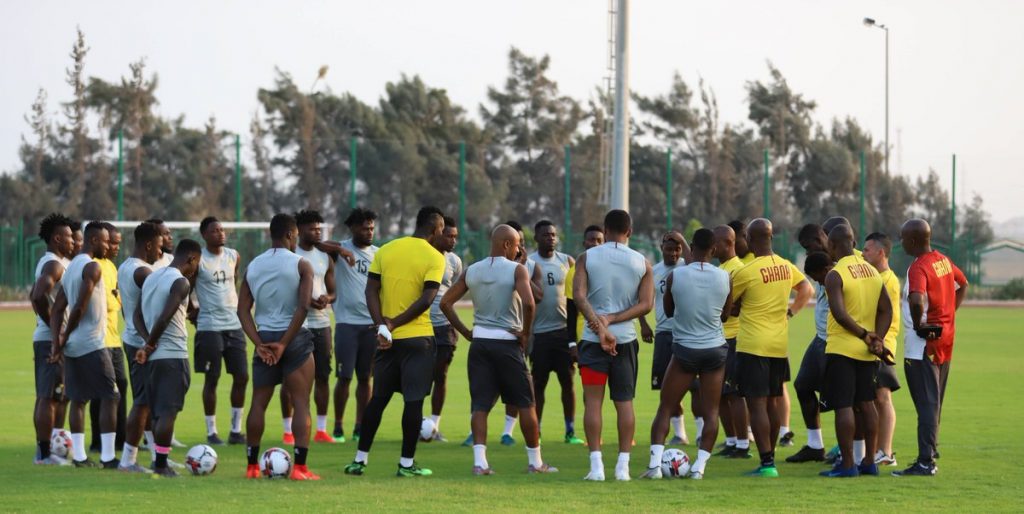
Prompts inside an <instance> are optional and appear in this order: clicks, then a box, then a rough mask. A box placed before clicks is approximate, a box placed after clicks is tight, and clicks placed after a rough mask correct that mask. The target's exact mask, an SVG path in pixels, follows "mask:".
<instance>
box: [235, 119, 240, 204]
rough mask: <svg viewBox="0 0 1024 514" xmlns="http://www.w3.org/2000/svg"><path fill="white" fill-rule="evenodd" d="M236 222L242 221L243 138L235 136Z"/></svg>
mask: <svg viewBox="0 0 1024 514" xmlns="http://www.w3.org/2000/svg"><path fill="white" fill-rule="evenodd" d="M235 221H242V138H241V136H239V135H238V134H235Z"/></svg>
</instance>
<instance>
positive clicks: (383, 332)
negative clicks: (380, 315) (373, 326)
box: [377, 325, 392, 343]
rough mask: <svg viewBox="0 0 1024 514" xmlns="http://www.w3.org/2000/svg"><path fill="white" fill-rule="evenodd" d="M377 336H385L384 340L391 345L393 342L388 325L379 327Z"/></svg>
mask: <svg viewBox="0 0 1024 514" xmlns="http://www.w3.org/2000/svg"><path fill="white" fill-rule="evenodd" d="M377 335H379V336H384V339H387V340H388V342H389V343H390V342H392V340H391V331H390V330H388V326H387V325H377Z"/></svg>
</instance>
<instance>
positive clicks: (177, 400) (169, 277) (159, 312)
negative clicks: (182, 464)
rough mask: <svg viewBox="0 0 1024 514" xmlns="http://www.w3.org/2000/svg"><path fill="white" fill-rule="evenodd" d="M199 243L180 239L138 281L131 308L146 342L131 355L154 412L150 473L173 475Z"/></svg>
mask: <svg viewBox="0 0 1024 514" xmlns="http://www.w3.org/2000/svg"><path fill="white" fill-rule="evenodd" d="M201 258H202V247H201V246H199V243H198V242H196V241H194V240H192V239H182V240H181V242H179V243H178V246H177V247H176V248H175V250H174V257H173V258H172V259H171V263H170V264H169V265H167V266H166V267H163V268H161V269H158V270H156V271H154V272H153V273H151V274H150V275H149V276H148V277H147V278H146V280H145V282H143V284H142V292H141V294H140V295H139V303H138V305H137V307H136V309H135V313H134V314H133V317H134V318H135V329H136V330H137V331H138V332H139V335H140V336H142V337H143V339H144V340H145V342H146V343H145V345H144V346H143V347H142V348H141V349H139V350H138V351H137V352H136V354H135V360H136V362H137V363H139V364H144V365H146V367H147V368H149V369H148V374H147V378H146V386H145V395H144V398H145V402H146V404H147V405H148V406H149V409H150V412H152V414H153V418H154V423H153V437H154V441H155V443H156V461H155V462H154V463H153V473H154V474H156V475H160V476H166V477H175V476H178V474H177V472H175V471H174V470H172V469H171V468H170V467H169V466H168V457H169V455H170V452H171V441H172V439H173V438H174V422H175V420H176V419H177V416H178V413H179V412H181V410H182V408H184V406H185V395H186V394H187V393H188V388H189V385H190V382H191V378H190V375H189V365H188V328H187V327H186V326H185V316H186V314H185V313H186V309H187V306H188V297H189V293H190V292H191V285H190V282H191V280H192V279H193V278H194V277H195V274H196V271H197V270H198V269H199V263H200V259H201Z"/></svg>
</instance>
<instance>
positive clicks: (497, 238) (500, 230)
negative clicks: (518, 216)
mask: <svg viewBox="0 0 1024 514" xmlns="http://www.w3.org/2000/svg"><path fill="white" fill-rule="evenodd" d="M505 241H511V242H513V243H514V244H516V245H518V244H519V231H518V230H516V229H514V228H512V227H510V226H509V225H505V224H501V225H498V226H497V227H494V230H492V231H491V244H492V245H493V244H499V245H500V244H502V243H504V242H505Z"/></svg>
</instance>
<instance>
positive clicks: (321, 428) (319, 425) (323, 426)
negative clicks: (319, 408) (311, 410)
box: [316, 415, 327, 432]
mask: <svg viewBox="0 0 1024 514" xmlns="http://www.w3.org/2000/svg"><path fill="white" fill-rule="evenodd" d="M316 429H317V431H318V432H326V431H327V416H320V415H317V417H316Z"/></svg>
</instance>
